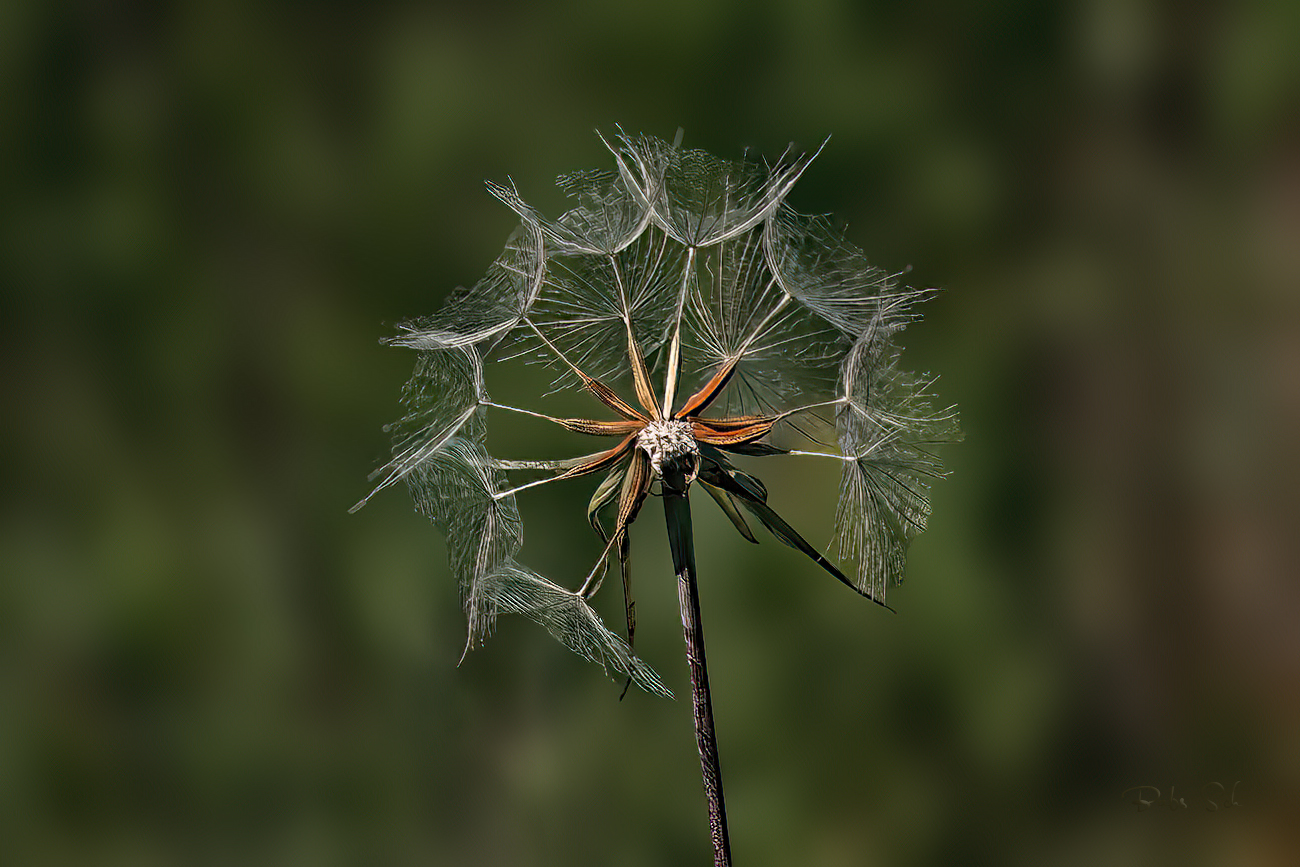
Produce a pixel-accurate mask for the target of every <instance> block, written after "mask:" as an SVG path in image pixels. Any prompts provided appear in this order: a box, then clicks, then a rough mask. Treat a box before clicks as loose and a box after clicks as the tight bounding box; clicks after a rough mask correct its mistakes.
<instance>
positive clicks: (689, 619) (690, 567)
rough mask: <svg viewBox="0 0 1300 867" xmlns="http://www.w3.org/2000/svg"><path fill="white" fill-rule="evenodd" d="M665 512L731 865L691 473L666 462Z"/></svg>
mask: <svg viewBox="0 0 1300 867" xmlns="http://www.w3.org/2000/svg"><path fill="white" fill-rule="evenodd" d="M664 469H665V472H664V477H663V492H664V496H663V500H664V516H665V518H666V519H667V521H668V545H669V547H670V548H671V549H672V555H673V569H674V570H675V571H676V572H677V599H678V602H679V603H680V605H681V611H682V633H683V635H684V636H685V638H686V662H687V664H688V665H689V666H690V670H691V707H692V709H693V711H694V715H695V742H696V745H697V746H698V747H699V751H700V772H701V774H702V776H703V778H704V797H705V799H706V800H707V801H708V803H709V833H710V836H711V837H712V838H713V865H714V867H731V841H730V839H729V838H728V835H727V807H726V802H725V801H724V799H723V796H722V765H721V763H720V762H719V760H718V739H717V736H716V735H715V734H714V729H713V701H712V699H711V697H710V693H709V667H708V663H707V662H706V660H705V656H704V626H703V624H702V623H701V621H700V594H699V588H698V586H697V584H696V580H695V543H694V539H693V534H692V531H691V503H690V500H689V499H687V494H686V488H687V484H688V482H687V477H686V475H685V473H684V472H683V471H682V470H681V469H680V468H670V467H665V468H664Z"/></svg>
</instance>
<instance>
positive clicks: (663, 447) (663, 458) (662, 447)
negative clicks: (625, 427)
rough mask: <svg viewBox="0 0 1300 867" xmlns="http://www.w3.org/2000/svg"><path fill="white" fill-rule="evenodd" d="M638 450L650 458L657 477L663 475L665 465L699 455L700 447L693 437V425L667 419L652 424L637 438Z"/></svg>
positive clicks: (643, 429) (642, 430)
mask: <svg viewBox="0 0 1300 867" xmlns="http://www.w3.org/2000/svg"><path fill="white" fill-rule="evenodd" d="M636 444H637V448H639V449H641V450H643V451H644V452H645V453H646V454H647V455H649V456H650V465H651V466H652V467H654V470H655V474H656V475H660V476H662V475H663V469H664V464H667V463H669V462H672V461H676V460H679V459H681V458H688V457H689V458H693V457H696V456H698V455H699V453H700V447H699V446H698V445H697V444H696V442H695V437H694V436H692V435H691V423H690V422H688V421H677V420H675V419H670V418H665V419H657V420H655V421H652V422H650V423H649V424H647V425H646V426H645V427H644V428H642V429H641V433H639V434H637V437H636Z"/></svg>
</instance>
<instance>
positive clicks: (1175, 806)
mask: <svg viewBox="0 0 1300 867" xmlns="http://www.w3.org/2000/svg"><path fill="white" fill-rule="evenodd" d="M1239 785H1241V780H1237V781H1235V782H1234V783H1233V784H1232V788H1231V789H1229V788H1228V787H1227V786H1225V785H1223V783H1206V784H1205V785H1204V786H1202V787H1201V791H1200V800H1199V801H1198V800H1197V797H1196V795H1188V796H1181V795H1179V794H1178V788H1177V787H1176V786H1174V785H1173V784H1170V786H1169V789H1168V794H1167V795H1165V793H1164V790H1163V789H1161V788H1160V787H1159V786H1130V787H1129V788H1127V789H1125V790H1124V791H1123V793H1122V794H1121V797H1123V798H1124V800H1126V801H1129V803H1131V804H1136V805H1137V811H1138V812H1139V813H1141V812H1142V811H1143V810H1145V809H1147V808H1148V807H1155V808H1160V807H1167V808H1168V809H1170V810H1187V809H1191V807H1193V806H1196V805H1198V804H1200V803H1203V804H1204V805H1205V809H1206V811H1207V812H1210V813H1213V812H1216V811H1218V810H1226V809H1229V808H1231V807H1240V806H1241V804H1240V803H1239V802H1238V801H1237V786H1239ZM1130 794H1132V795H1133V796H1134V797H1133V799H1132V800H1131V801H1130V800H1129V795H1130ZM1189 800H1190V801H1191V803H1190V804H1189V803H1188V801H1189Z"/></svg>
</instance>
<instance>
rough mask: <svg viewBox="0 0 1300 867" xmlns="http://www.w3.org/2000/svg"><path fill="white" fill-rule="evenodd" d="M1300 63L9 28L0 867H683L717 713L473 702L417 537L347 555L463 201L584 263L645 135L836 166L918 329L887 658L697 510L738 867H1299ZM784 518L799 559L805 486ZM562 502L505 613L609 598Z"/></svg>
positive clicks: (1006, 32)
mask: <svg viewBox="0 0 1300 867" xmlns="http://www.w3.org/2000/svg"><path fill="white" fill-rule="evenodd" d="M1297 44H1300V6H1298V5H1297V4H1295V3H1293V2H1289V0H1272V2H1269V0H1256V2H1241V3H1217V4H1215V3H1208V4H1207V3H1194V4H1191V3H1173V2H1162V3H1156V2H1127V0H1079V2H1069V3H1055V4H1053V3H1041V2H1024V0H1022V2H1006V3H955V2H945V0H936V2H931V3H925V4H909V5H906V6H904V5H903V4H892V3H853V2H849V0H802V2H793V0H786V2H755V0H748V2H724V3H695V2H690V3H688V2H679V0H663V2H658V3H638V4H627V3H620V2H608V0H604V2H597V0H586V2H575V3H568V4H564V5H557V6H547V5H544V4H524V3H491V2H485V3H482V4H478V5H476V6H471V4H463V5H438V4H419V3H382V2H381V3H373V4H367V5H364V6H362V5H356V6H354V5H352V4H345V3H296V4H284V3H281V4H264V3H254V2H241V0H219V2H218V0H207V2H200V0H195V2H187V3H182V4H152V3H111V2H71V3H64V4H48V5H47V4H37V3H30V2H29V3H23V2H18V3H11V4H4V6H3V10H2V11H0V159H2V160H3V165H4V169H3V171H2V172H0V184H2V185H3V186H2V187H0V193H2V196H3V198H2V201H3V206H2V209H0V220H2V223H0V232H2V237H0V241H2V244H3V246H2V247H0V262H2V269H3V270H2V272H0V279H2V280H3V287H4V290H3V301H2V302H0V305H2V306H0V337H2V340H0V359H2V360H3V389H4V406H5V407H7V411H6V420H5V422H4V424H3V426H2V427H0V431H2V433H0V437H2V439H0V445H2V447H3V454H4V456H5V459H4V463H3V473H4V485H3V490H4V498H3V513H2V515H0V863H4V864H6V865H9V864H13V865H28V864H35V865H47V864H49V865H53V864H95V865H104V864H107V865H117V864H121V865H127V864H130V865H190V864H213V865H218V864H220V865H224V864H231V865H234V864H239V865H353V864H383V865H389V864H392V865H407V864H411V865H415V864H433V865H442V864H447V865H559V864H564V865H619V867H640V865H664V864H674V865H676V864H703V863H707V859H708V855H709V844H708V835H707V828H706V823H705V813H704V800H703V795H702V792H701V788H700V782H699V776H698V760H697V758H696V756H695V751H694V743H693V738H692V734H691V717H690V706H689V702H688V701H686V700H683V699H681V698H679V699H678V700H676V701H671V702H669V701H664V700H659V699H654V698H651V697H649V696H647V695H644V694H637V693H631V694H629V696H628V697H627V699H626V700H624V701H623V702H621V703H620V702H619V701H617V696H618V690H619V685H618V684H615V683H612V682H611V681H609V680H607V679H605V678H604V677H603V676H602V675H601V673H600V670H599V669H598V668H595V667H593V666H591V665H589V664H587V663H585V662H583V661H582V660H580V659H579V658H578V657H576V656H574V655H572V654H570V653H569V652H567V651H566V650H564V649H563V648H562V647H561V646H559V645H557V644H556V643H555V642H554V641H552V640H551V638H550V637H549V636H547V635H546V634H545V632H544V631H542V630H540V629H538V628H537V627H535V626H534V625H533V624H531V623H529V622H527V621H525V620H521V619H504V620H503V621H502V622H501V623H500V624H499V628H498V631H497V634H496V635H495V636H494V637H493V638H492V640H491V641H490V642H489V643H488V644H487V645H486V647H485V648H483V649H481V650H478V651H475V652H474V653H472V654H471V655H470V656H469V657H468V658H467V660H466V661H465V663H464V664H463V665H462V666H461V667H460V668H459V669H457V668H456V661H457V659H458V657H459V654H460V651H461V646H462V643H463V637H464V622H463V615H462V614H461V612H460V610H459V603H458V598H457V591H456V588H455V587H454V586H453V582H452V581H451V580H450V578H449V576H448V573H447V569H446V564H445V549H444V547H443V543H442V540H441V537H440V535H439V534H438V533H437V531H435V530H434V529H433V528H432V527H431V526H429V525H428V523H427V522H425V521H424V520H423V519H422V518H420V517H419V516H418V515H416V514H415V513H414V512H413V511H412V509H411V506H410V502H409V498H408V497H407V496H406V494H405V492H403V491H401V490H392V491H389V492H387V493H385V494H384V495H382V496H380V497H378V498H376V500H375V501H374V502H372V503H371V504H370V505H369V506H368V507H367V508H366V509H364V510H362V511H361V512H360V513H358V514H355V515H348V514H347V508H348V507H349V506H350V505H351V504H352V503H353V502H355V501H356V500H357V499H358V498H359V497H360V496H361V495H362V494H364V493H365V492H366V491H367V489H368V488H367V484H366V481H365V476H366V473H367V472H368V471H369V470H370V469H371V468H372V467H373V466H375V465H376V464H377V463H378V462H380V461H381V460H382V459H383V458H384V456H385V454H386V450H387V439H386V437H385V435H384V434H383V433H382V431H381V425H383V424H384V423H386V422H388V421H390V420H392V419H393V418H395V417H396V415H397V413H398V406H397V397H398V394H399V390H400V387H401V384H402V383H403V382H404V381H405V379H406V377H407V375H408V374H409V372H410V369H411V364H412V361H413V358H412V356H411V355H410V354H409V353H406V352H404V351H401V350H395V349H385V348H383V347H381V346H380V345H379V343H378V340H379V338H380V337H382V336H384V335H386V334H389V333H391V327H392V324H393V323H396V322H398V321H401V320H402V319H405V318H407V317H411V316H415V315H419V314H422V313H428V312H431V311H433V310H435V309H436V308H437V307H438V305H439V303H440V300H441V298H442V297H443V296H444V294H445V293H446V292H447V291H448V290H450V289H451V288H452V287H454V286H455V285H457V284H467V283H470V282H472V281H474V280H475V279H477V277H478V276H479V275H480V274H481V273H482V272H483V270H484V269H485V268H486V266H487V264H488V263H489V262H490V261H491V260H492V258H493V257H494V256H495V255H496V254H497V253H498V252H499V250H500V249H501V246H502V243H503V242H504V239H505V237H506V235H507V234H508V233H509V231H510V229H511V228H512V226H513V222H514V221H513V220H512V218H511V214H510V213H509V212H507V211H506V209H505V208H503V207H501V206H500V205H499V204H497V203H496V202H495V201H494V200H492V199H491V198H490V197H489V196H488V195H487V194H486V193H485V192H484V191H483V187H482V181H483V179H484V178H492V179H495V180H504V178H505V177H506V175H507V174H509V175H510V176H512V177H513V178H514V180H515V182H516V183H517V184H518V186H519V188H520V190H521V192H522V193H523V194H524V196H525V197H526V198H528V199H529V200H530V201H533V202H535V203H537V204H539V205H540V206H541V207H542V208H543V210H544V211H545V212H547V213H549V214H551V215H555V214H557V213H558V212H559V211H560V210H561V209H562V207H563V201H562V196H561V194H560V193H559V192H558V191H557V190H556V189H555V188H554V187H553V186H552V184H551V180H552V179H553V177H554V176H555V175H556V174H559V173H561V172H565V171H571V170H574V169H578V168H585V167H597V166H605V165H608V164H609V157H608V155H607V154H606V152H605V151H604V149H603V147H602V146H601V145H600V142H599V141H598V139H597V138H596V136H595V135H593V133H592V130H593V129H594V128H597V127H599V128H601V129H603V130H605V131H607V132H608V131H609V130H611V129H612V126H613V124H615V123H619V124H622V125H623V127H624V128H625V129H627V130H628V131H630V132H642V131H643V132H647V133H651V134H654V135H658V136H661V137H665V138H669V139H671V137H672V136H673V134H674V132H675V131H676V129H677V128H678V127H679V126H680V127H683V128H684V129H685V131H686V135H685V142H686V144H687V145H688V146H693V147H702V148H705V149H708V150H710V151H711V152H713V153H716V154H719V155H722V156H729V157H736V156H739V154H740V153H741V151H742V149H744V148H749V149H750V150H751V151H752V152H757V153H761V154H765V155H768V156H772V157H775V156H776V155H778V154H779V153H780V152H781V151H782V150H783V149H784V148H785V146H786V144H787V142H790V141H792V140H793V141H794V142H796V143H797V145H798V146H799V147H802V148H812V147H815V146H816V145H817V144H818V143H819V142H820V141H821V140H822V138H823V137H825V136H826V135H827V134H832V135H833V138H832V139H831V142H830V144H829V146H828V147H827V148H826V150H825V152H824V153H823V154H822V156H821V157H820V158H819V159H818V160H817V162H816V163H814V165H813V166H812V168H811V169H810V170H809V172H808V173H807V174H806V176H805V178H804V179H803V180H802V181H801V182H800V184H799V186H798V187H797V188H796V190H795V192H794V194H793V196H792V199H791V201H792V202H793V203H794V205H795V206H796V207H798V208H800V209H801V210H804V211H813V212H831V213H833V214H835V215H836V217H838V218H839V219H841V220H844V221H847V223H848V235H849V237H850V238H851V239H852V240H853V241H854V242H855V243H857V244H858V245H859V246H861V247H862V248H864V249H865V250H866V251H867V253H868V255H870V256H871V257H872V258H873V260H874V261H875V262H876V263H877V264H879V265H882V266H884V267H886V268H889V269H892V270H897V269H902V268H904V267H907V266H909V265H910V266H912V271H911V273H910V274H909V275H908V278H907V279H908V282H909V283H911V284H912V285H916V286H940V287H943V288H944V289H945V290H946V291H945V292H944V293H942V294H941V295H940V296H939V297H938V298H937V299H936V300H934V301H933V302H930V303H929V304H928V305H927V308H928V309H927V310H926V311H925V312H926V315H927V318H926V320H925V321H924V322H923V323H921V324H920V325H917V326H915V327H913V328H912V329H910V330H909V331H908V332H907V333H906V334H905V335H904V343H905V344H906V346H907V351H906V353H905V356H904V358H905V360H906V362H907V366H909V367H911V368H913V369H919V370H931V371H934V372H936V373H939V374H941V375H942V378H941V380H940V381H939V384H938V386H937V391H938V392H939V394H940V395H941V397H942V398H943V400H944V401H951V402H955V403H957V404H959V405H960V408H961V412H962V422H963V427H964V429H965V432H966V441H965V443H964V444H962V445H960V446H956V447H953V448H950V449H948V450H947V452H946V455H945V457H946V460H947V461H948V463H949V465H950V466H951V468H952V469H953V475H952V477H951V478H950V479H949V480H947V481H945V482H943V483H941V484H940V485H939V486H938V487H937V488H936V491H935V497H934V500H935V514H934V518H933V520H932V523H931V528H930V530H929V531H928V532H927V533H925V534H924V535H923V536H922V537H921V538H920V539H919V541H918V542H917V543H916V544H915V545H914V546H913V549H912V556H911V559H910V563H909V571H908V574H909V578H908V581H907V583H905V584H904V586H903V587H902V588H901V589H899V590H898V591H896V592H895V593H893V594H892V595H891V596H890V602H891V603H892V604H893V605H894V607H896V608H897V609H898V614H897V615H889V614H887V613H886V612H883V611H881V610H880V609H878V608H876V607H875V606H872V605H870V604H869V603H866V602H864V601H863V600H861V599H859V598H856V597H855V596H853V594H851V593H849V592H848V591H846V590H845V588H844V587H842V586H840V585H839V584H837V583H836V582H834V581H832V580H830V579H829V578H827V576H825V575H824V574H822V573H821V572H820V571H819V570H817V569H816V568H815V567H813V566H812V565H811V564H809V563H808V562H806V561H805V560H802V559H801V558H800V556H799V555H798V554H796V553H795V552H793V551H789V550H787V549H785V548H783V547H781V546H780V545H779V544H777V543H776V542H774V541H773V540H771V539H770V538H768V539H765V540H764V541H763V543H762V544H761V545H760V546H757V547H755V546H750V545H748V544H747V543H745V542H744V541H743V540H741V539H740V538H739V537H738V536H736V534H735V533H734V532H733V531H732V530H731V529H730V527H729V526H727V525H726V524H725V521H724V520H723V519H722V518H721V517H720V516H719V515H718V514H717V512H716V510H714V509H713V508H712V507H711V506H709V505H708V504H704V505H701V506H700V507H699V508H697V510H696V513H697V516H698V517H697V522H698V524H699V527H698V532H699V536H700V538H699V540H698V542H697V548H698V549H699V557H700V569H701V573H702V582H703V587H702V595H703V605H704V619H705V624H706V628H707V632H708V640H709V650H710V662H711V663H712V676H713V683H714V701H715V713H716V718H717V724H718V728H719V738H720V742H721V749H722V759H723V768H724V773H725V777H726V783H727V798H728V806H729V808H730V816H731V830H732V839H733V848H734V852H735V856H736V863H737V864H740V865H755V867H757V865H792V864H798V865H818V867H831V865H837V867H838V865H865V864H880V865H949V864H999V865H1000V864H1008V865H1019V864H1024V865H1030V864H1032V865H1042V864H1051V865H1099V864H1144V865H1147V864H1166V863H1168V864H1173V863H1180V864H1204V865H1283V864H1294V863H1297V858H1298V857H1300V830H1298V828H1300V824H1298V823H1297V822H1296V821H1295V818H1296V816H1297V815H1300V801H1298V800H1297V797H1296V794H1297V790H1298V789H1300V688H1298V687H1300V585H1298V583H1297V581H1296V575H1297V564H1298V562H1300V557H1298V556H1297V555H1298V554H1300V541H1297V536H1298V535H1300V534H1297V532H1296V524H1297V508H1296V490H1297V487H1296V482H1297V480H1298V479H1300V473H1298V472H1297V469H1298V464H1300V457H1298V455H1300V452H1298V451H1297V448H1296V442H1297V435H1298V434H1300V309H1298V308H1300V292H1298V291H1297V289H1298V287H1300V51H1297V49H1296V45H1297ZM781 466H782V467H784V469H781V468H775V469H769V468H768V467H766V466H765V467H764V473H763V475H764V478H765V479H767V480H768V482H769V485H770V487H771V488H772V489H773V498H774V499H773V502H775V503H777V504H780V505H779V508H780V509H781V511H783V512H784V513H785V514H786V516H787V517H788V518H789V519H790V520H791V522H792V523H794V524H795V525H796V526H797V527H799V528H800V529H801V530H803V531H804V532H805V534H806V535H807V536H808V537H809V539H810V540H811V541H813V542H814V543H815V544H818V545H824V544H825V543H826V542H827V541H828V540H829V538H830V525H831V521H832V517H833V513H834V497H835V478H834V470H833V468H826V467H821V466H818V467H817V468H815V469H814V470H813V471H812V473H813V474H811V475H805V474H803V473H802V472H801V470H800V469H799V468H794V469H791V468H790V465H781ZM803 469H807V468H806V467H805V468H803ZM823 470H825V472H822V471H823ZM819 472H820V473H822V474H821V475H816V473H819ZM589 493H590V486H588V485H584V484H578V483H575V484H573V485H571V486H570V487H568V488H564V489H561V486H556V488H555V489H551V490H550V491H549V492H548V493H547V494H546V495H545V496H544V497H539V500H543V499H544V500H545V502H541V503H539V504H535V505H532V506H526V507H525V508H526V509H530V510H531V511H526V513H525V514H526V520H527V523H526V525H525V526H526V528H527V530H528V533H527V541H526V549H525V559H526V561H527V562H533V563H537V564H538V565H543V566H546V567H548V569H551V570H553V571H552V574H554V570H558V569H562V568H568V569H569V570H570V571H572V572H573V573H574V574H575V575H576V574H577V573H578V572H579V570H582V569H585V568H586V566H587V564H588V563H589V558H590V556H591V545H592V541H593V540H592V538H589V537H590V535H591V534H590V531H589V530H588V529H587V528H586V527H585V523H584V519H583V512H582V507H583V506H584V505H585V503H586V499H587V497H588V496H589ZM650 505H651V506H653V505H654V504H653V503H651V504H650ZM636 531H637V532H636V533H634V552H635V554H634V556H635V557H636V570H637V575H638V587H639V590H640V592H639V606H638V608H639V613H640V626H641V628H640V630H639V632H638V646H639V648H640V649H641V651H642V652H643V655H644V656H645V658H646V659H647V660H648V661H649V662H650V663H651V664H652V665H654V666H655V667H656V668H657V669H658V670H659V671H660V672H661V673H662V674H663V675H664V676H665V677H666V678H667V679H668V681H669V683H670V685H671V686H672V687H673V688H674V689H675V690H676V691H677V693H678V694H679V696H680V695H682V694H683V692H686V691H687V690H688V689H689V687H688V684H687V678H686V668H685V665H684V664H683V662H682V650H681V638H680V627H679V624H678V621H677V613H676V600H675V591H674V586H673V582H672V577H671V569H670V565H669V562H668V558H667V553H666V550H665V545H664V533H663V530H662V520H660V519H659V518H658V514H657V511H656V510H654V509H649V508H648V509H647V510H646V511H645V513H644V514H643V520H641V521H639V522H638V524H637V527H636ZM566 564H572V565H570V566H566ZM556 577H561V576H556ZM602 597H603V598H600V599H599V602H600V604H601V606H602V608H603V610H604V612H605V615H606V618H607V621H608V622H610V623H611V624H612V625H617V624H618V623H619V622H620V619H621V614H620V611H619V601H618V594H617V592H615V591H613V590H610V591H609V592H607V593H605V594H602ZM1237 780H1240V781H1241V782H1240V786H1239V789H1238V800H1239V801H1241V803H1242V804H1243V806H1241V807H1240V808H1237V809H1230V810H1219V811H1209V810H1207V809H1206V804H1205V801H1204V800H1203V799H1202V798H1201V794H1200V793H1201V787H1203V786H1205V785H1206V784H1209V783H1212V782H1222V783H1223V784H1225V785H1226V786H1231V785H1232V783H1233V782H1234V781H1237ZM1138 784H1148V785H1153V786H1159V787H1161V789H1162V793H1164V794H1166V795H1167V793H1168V787H1169V786H1170V785H1171V784H1172V785H1174V786H1175V787H1176V788H1175V795H1176V796H1179V797H1186V798H1187V801H1188V808H1187V809H1185V810H1175V811H1171V810H1167V809H1165V810H1156V809H1152V810H1147V811H1144V812H1138V811H1137V809H1136V807H1135V806H1134V805H1133V804H1132V803H1130V801H1131V800H1132V797H1133V795H1132V794H1130V795H1128V796H1127V798H1126V797H1125V796H1124V795H1122V792H1123V791H1124V790H1125V789H1126V788H1128V787H1130V786H1134V785H1138ZM1148 794H1149V793H1148ZM1221 802H1222V799H1221Z"/></svg>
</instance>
